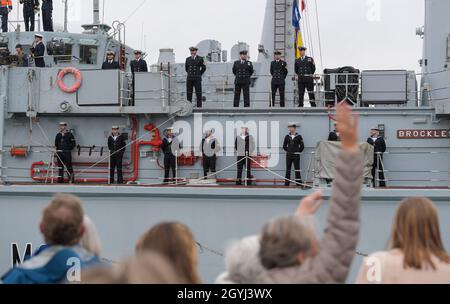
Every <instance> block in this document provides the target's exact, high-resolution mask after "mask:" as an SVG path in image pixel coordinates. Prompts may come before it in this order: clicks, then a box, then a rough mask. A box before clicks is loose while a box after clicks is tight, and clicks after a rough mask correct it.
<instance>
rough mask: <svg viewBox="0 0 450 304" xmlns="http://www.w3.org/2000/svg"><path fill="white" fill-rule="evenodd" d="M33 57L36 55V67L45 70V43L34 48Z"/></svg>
mask: <svg viewBox="0 0 450 304" xmlns="http://www.w3.org/2000/svg"><path fill="white" fill-rule="evenodd" d="M33 55H34V64H35V65H36V67H38V68H45V60H44V55H45V45H44V43H43V42H41V43H39V44H37V45H36V46H35V47H34V50H33Z"/></svg>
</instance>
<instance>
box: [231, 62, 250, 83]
mask: <svg viewBox="0 0 450 304" xmlns="http://www.w3.org/2000/svg"><path fill="white" fill-rule="evenodd" d="M254 72H255V70H254V69H253V64H252V62H251V61H247V60H246V61H244V63H242V60H236V61H235V62H234V65H233V74H234V75H235V76H236V78H235V80H234V83H235V84H243V85H245V84H250V78H251V76H252V75H253V73H254Z"/></svg>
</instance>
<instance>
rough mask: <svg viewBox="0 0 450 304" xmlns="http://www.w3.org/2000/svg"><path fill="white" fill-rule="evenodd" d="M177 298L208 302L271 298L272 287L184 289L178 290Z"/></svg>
mask: <svg viewBox="0 0 450 304" xmlns="http://www.w3.org/2000/svg"><path fill="white" fill-rule="evenodd" d="M177 298H178V299H180V300H181V299H189V300H194V299H197V300H203V301H204V302H208V301H209V300H211V299H213V298H220V299H222V300H225V299H238V300H242V301H246V300H251V299H262V300H264V299H272V289H222V290H221V292H220V293H219V292H213V291H211V290H209V291H208V290H189V289H188V288H185V289H184V290H180V291H178V295H177Z"/></svg>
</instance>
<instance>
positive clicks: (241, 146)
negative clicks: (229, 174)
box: [234, 126, 255, 186]
mask: <svg viewBox="0 0 450 304" xmlns="http://www.w3.org/2000/svg"><path fill="white" fill-rule="evenodd" d="M234 148H235V150H236V152H237V161H238V163H237V169H238V171H237V181H236V185H237V186H241V185H242V173H243V171H244V167H246V169H247V182H246V185H248V186H250V185H251V184H252V170H251V159H250V158H249V157H251V156H252V154H253V153H254V152H255V140H254V139H253V136H251V135H250V134H249V129H248V127H247V126H243V127H242V133H241V134H240V135H238V136H237V137H236V141H235V143H234Z"/></svg>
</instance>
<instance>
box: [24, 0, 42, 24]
mask: <svg viewBox="0 0 450 304" xmlns="http://www.w3.org/2000/svg"><path fill="white" fill-rule="evenodd" d="M19 2H20V4H23V18H24V19H25V20H24V21H25V31H26V32H34V20H35V19H34V15H35V14H36V12H37V11H38V10H39V0H20V1H19Z"/></svg>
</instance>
